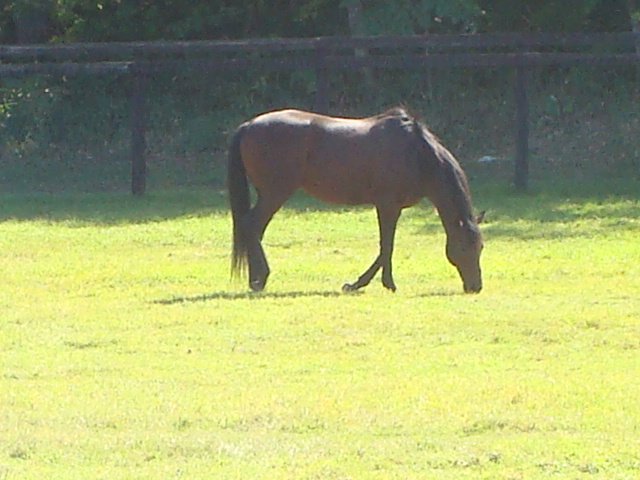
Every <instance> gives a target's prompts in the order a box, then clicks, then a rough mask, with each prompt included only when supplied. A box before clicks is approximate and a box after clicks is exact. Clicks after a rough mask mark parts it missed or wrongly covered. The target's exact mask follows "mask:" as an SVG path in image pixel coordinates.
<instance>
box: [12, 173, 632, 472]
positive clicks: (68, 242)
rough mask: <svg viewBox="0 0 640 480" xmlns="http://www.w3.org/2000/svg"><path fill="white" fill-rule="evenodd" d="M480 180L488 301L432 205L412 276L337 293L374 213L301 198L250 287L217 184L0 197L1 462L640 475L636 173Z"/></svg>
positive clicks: (402, 239)
mask: <svg viewBox="0 0 640 480" xmlns="http://www.w3.org/2000/svg"><path fill="white" fill-rule="evenodd" d="M474 187H476V188H474V192H475V200H476V204H477V206H478V208H489V211H490V212H489V213H490V215H489V219H490V221H489V223H488V224H487V225H486V226H485V227H484V232H485V237H486V244H487V247H486V250H485V254H484V256H483V268H484V272H485V285H486V286H485V290H484V291H483V292H482V293H481V294H480V295H477V296H468V295H463V294H461V293H460V291H461V286H460V284H459V283H460V282H459V279H458V278H457V275H456V273H455V272H454V271H453V269H452V268H451V267H450V266H449V265H448V264H447V262H446V260H445V258H444V254H443V247H444V234H443V232H442V228H441V226H440V225H439V221H438V219H437V217H436V216H435V214H434V213H433V212H432V209H431V208H430V207H429V206H428V205H424V206H421V207H417V208H414V209H410V210H407V211H406V213H405V214H404V215H403V218H402V220H401V222H400V226H399V230H398V239H397V247H396V255H395V273H396V282H397V284H398V287H399V291H398V292H397V293H396V294H391V293H389V292H387V291H385V290H384V289H383V288H382V287H381V286H380V285H379V281H378V279H376V280H374V283H373V284H372V285H371V286H370V287H369V288H367V289H366V291H365V292H364V293H362V294H359V295H342V294H340V286H341V285H342V283H344V281H347V280H353V278H355V277H356V276H357V275H358V274H359V273H360V270H361V269H364V268H365V267H366V266H367V265H368V264H369V262H370V260H371V259H372V258H373V256H374V255H375V253H376V249H377V233H376V232H377V228H376V226H375V214H374V213H373V211H371V209H350V210H346V209H337V210H334V209H328V208H326V207H320V206H319V205H318V206H316V205H317V204H315V203H314V202H312V201H310V200H308V199H306V198H296V199H294V200H293V201H292V203H290V204H289V205H288V206H287V208H285V209H284V210H283V211H282V212H280V213H279V214H278V216H276V218H275V219H274V222H273V224H272V225H271V226H270V229H269V230H268V232H267V235H266V238H265V246H266V249H267V253H268V255H269V259H270V261H271V266H272V270H273V275H272V278H271V279H270V284H269V286H268V290H267V291H266V292H264V293H262V294H259V295H255V294H251V293H248V292H247V290H246V288H245V286H244V285H241V284H233V283H230V282H229V280H228V278H229V274H228V266H229V251H230V242H229V240H230V239H229V235H230V225H229V218H228V212H227V210H226V206H225V202H224V198H223V197H222V195H220V194H217V193H215V192H212V191H210V190H196V191H171V192H160V193H156V194H153V195H151V196H149V197H147V198H144V199H131V198H129V197H128V196H125V195H117V194H113V195H55V196H36V197H33V196H22V197H21V196H14V197H10V198H8V201H4V200H7V198H5V197H3V201H4V202H3V204H2V205H3V211H2V217H3V221H2V223H1V224H0V262H1V265H2V271H3V288H2V289H1V291H0V318H1V320H2V321H1V322H0V352H1V353H0V354H1V358H0V368H1V371H0V406H1V407H0V425H1V426H2V438H1V439H0V477H2V476H3V475H4V476H5V477H7V478H54V477H56V478H110V479H111V478H212V477H217V478H292V479H293V478H296V479H298V478H359V479H360V478H381V479H382V478H384V479H387V478H445V479H446V478H451V479H453V478H455V479H459V478H470V479H477V478H492V479H493V478H504V479H514V478H571V479H573V478H607V479H627V478H634V477H636V476H637V475H638V474H639V472H640V457H639V456H638V452H637V448H636V438H637V431H638V428H640V409H639V408H638V401H637V398H638V397H639V395H640V381H639V380H638V379H639V378H640V375H639V374H640V364H639V363H638V352H639V351H640V329H639V325H638V314H639V313H640V302H639V301H638V299H637V291H639V289H640V275H639V274H640V263H639V262H638V261H637V259H639V258H640V247H639V244H638V242H637V238H638V233H639V231H640V229H639V227H640V223H639V214H638V212H640V209H639V208H638V207H640V205H639V201H638V199H637V197H636V198H634V196H633V195H632V191H633V189H632V187H633V185H632V184H630V183H621V184H620V185H619V192H624V193H617V194H616V193H615V192H614V193H613V194H611V193H609V192H599V191H592V192H589V191H584V190H581V189H580V187H575V186H570V185H569V186H567V187H566V188H565V189H564V191H562V189H560V190H559V193H554V191H553V190H542V191H538V192H536V193H535V194H530V195H524V196H522V195H513V194H511V193H509V192H508V191H507V190H505V189H503V188H502V187H496V186H495V185H492V184H489V183H481V184H476V185H474ZM582 188H584V187H582Z"/></svg>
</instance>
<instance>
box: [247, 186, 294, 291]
mask: <svg viewBox="0 0 640 480" xmlns="http://www.w3.org/2000/svg"><path fill="white" fill-rule="evenodd" d="M287 198H288V195H287V196H284V195H279V196H278V197H266V196H264V195H261V194H260V193H258V200H257V202H256V205H255V206H254V207H253V208H252V209H251V211H250V212H249V215H248V217H247V220H246V223H245V228H247V232H248V238H249V246H248V247H249V248H248V251H249V287H250V288H251V289H252V290H253V291H255V292H260V291H262V290H263V289H264V287H265V285H266V284H267V279H268V278H269V274H270V272H271V270H270V269H269V263H268V262H267V257H266V255H265V253H264V249H263V248H262V237H263V235H264V232H265V230H266V229H267V225H269V222H270V221H271V219H272V218H273V215H274V214H275V213H276V212H277V211H278V210H279V209H280V207H281V206H282V204H283V203H284V202H285V200H286V199H287Z"/></svg>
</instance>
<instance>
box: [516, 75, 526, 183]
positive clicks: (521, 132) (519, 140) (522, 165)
mask: <svg viewBox="0 0 640 480" xmlns="http://www.w3.org/2000/svg"><path fill="white" fill-rule="evenodd" d="M527 76H528V71H527V68H526V67H525V66H524V65H522V64H521V65H518V66H517V67H516V83H515V98H516V159H515V165H514V184H515V187H516V189H517V190H526V189H527V187H528V185H529V100H528V98H527Z"/></svg>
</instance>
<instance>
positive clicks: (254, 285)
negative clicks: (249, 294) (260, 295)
mask: <svg viewBox="0 0 640 480" xmlns="http://www.w3.org/2000/svg"><path fill="white" fill-rule="evenodd" d="M249 288H251V290H253V291H254V292H261V291H262V290H264V282H261V281H260V280H252V281H250V282H249Z"/></svg>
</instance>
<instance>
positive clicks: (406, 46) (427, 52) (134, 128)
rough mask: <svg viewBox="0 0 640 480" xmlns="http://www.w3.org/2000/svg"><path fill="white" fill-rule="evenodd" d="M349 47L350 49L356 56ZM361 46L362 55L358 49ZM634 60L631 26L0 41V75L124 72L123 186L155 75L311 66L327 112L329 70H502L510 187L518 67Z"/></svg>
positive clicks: (524, 101)
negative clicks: (510, 125) (506, 84)
mask: <svg viewBox="0 0 640 480" xmlns="http://www.w3.org/2000/svg"><path fill="white" fill-rule="evenodd" d="M355 52H360V54H356V53H355ZM362 52H364V54H363V53H362ZM583 64H588V65H598V66H603V67H604V66H610V65H630V64H638V65H640V33H631V32H626V33H601V34H581V33H577V34H477V35H425V36H381V37H348V38H340V37H320V38H297V39H252V40H237V41H195V42H129V43H80V44H54V45H27V46H25V45H20V46H16V45H0V79H2V78H3V77H24V76H30V75H54V76H60V75H64V76H71V75H104V74H107V73H108V74H113V73H117V74H121V75H126V76H129V77H131V78H132V82H131V85H132V88H131V97H130V98H131V190H132V193H133V194H134V195H141V194H143V193H144V191H145V188H146V159H145V151H146V134H145V132H146V125H147V115H148V113H147V108H146V89H147V85H148V83H149V81H152V76H153V74H154V73H156V72H162V71H171V70H181V71H183V70H184V69H185V68H189V69H190V70H191V71H194V70H204V71H214V72H215V71H229V70H245V69H248V68H252V69H263V70H265V71H273V70H277V71H295V70H300V69H306V70H312V71H314V72H315V76H316V93H315V98H314V102H313V103H314V109H315V110H316V111H319V112H323V113H328V112H327V111H328V105H329V101H328V99H329V96H330V92H329V82H328V78H329V75H330V72H331V71H335V70H354V69H355V70H358V69H365V68H370V69H403V70H407V69H411V70H416V69H429V68H454V67H474V68H485V67H505V68H513V69H515V70H516V75H515V76H514V78H515V81H514V96H515V105H516V113H515V118H516V122H515V125H516V128H515V131H514V135H515V138H516V152H515V161H514V184H515V186H516V188H518V189H526V188H527V184H528V176H529V173H528V172H529V166H528V152H529V148H528V141H529V103H528V97H527V78H528V76H529V75H528V72H529V71H530V70H531V69H532V68H535V67H539V66H569V65H583Z"/></svg>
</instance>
